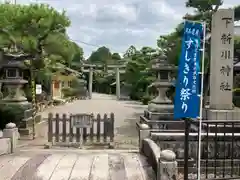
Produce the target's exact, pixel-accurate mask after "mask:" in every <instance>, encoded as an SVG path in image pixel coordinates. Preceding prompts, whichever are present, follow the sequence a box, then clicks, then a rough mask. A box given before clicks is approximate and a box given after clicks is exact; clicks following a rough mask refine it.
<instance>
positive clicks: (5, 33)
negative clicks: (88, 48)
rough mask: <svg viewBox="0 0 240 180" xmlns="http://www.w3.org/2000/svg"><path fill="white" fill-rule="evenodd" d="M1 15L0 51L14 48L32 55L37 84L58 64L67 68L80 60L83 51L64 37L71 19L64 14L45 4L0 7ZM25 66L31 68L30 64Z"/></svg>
mask: <svg viewBox="0 0 240 180" xmlns="http://www.w3.org/2000/svg"><path fill="white" fill-rule="evenodd" d="M0 16H1V17H4V18H2V19H1V21H0V48H2V49H3V48H4V49H8V48H9V47H11V46H16V47H18V49H21V50H22V51H23V52H24V53H27V54H31V55H33V56H35V59H36V60H35V61H34V63H33V65H34V68H35V69H36V71H35V72H36V80H37V81H40V82H47V81H49V80H50V79H49V78H50V76H51V74H52V73H53V72H54V71H56V67H57V63H61V64H63V65H65V66H70V64H71V62H72V60H73V59H74V58H75V59H76V58H77V57H76V56H77V55H78V57H79V58H82V55H83V51H82V49H81V48H80V47H79V46H78V45H77V44H76V43H74V42H72V41H71V40H70V39H69V37H68V36H67V34H66V28H67V27H69V26H70V20H69V18H68V17H67V16H66V15H65V12H64V11H63V12H58V11H57V10H55V9H53V8H52V7H50V6H48V5H44V4H30V5H15V4H7V3H5V4H0ZM26 65H29V66H30V64H29V62H27V63H26ZM49 82H50V81H49ZM43 85H44V83H43Z"/></svg>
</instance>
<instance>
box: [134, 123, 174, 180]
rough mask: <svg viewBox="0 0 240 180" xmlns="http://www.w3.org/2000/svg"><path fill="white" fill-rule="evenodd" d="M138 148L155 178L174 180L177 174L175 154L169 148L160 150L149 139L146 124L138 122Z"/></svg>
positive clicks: (148, 128)
mask: <svg viewBox="0 0 240 180" xmlns="http://www.w3.org/2000/svg"><path fill="white" fill-rule="evenodd" d="M138 130H139V150H140V152H141V153H143V154H144V155H145V156H146V157H147V160H148V163H149V164H150V165H151V166H152V168H153V170H154V172H155V175H156V177H157V180H176V179H177V176H178V171H177V161H176V154H175V153H174V152H173V151H171V150H161V148H160V146H158V145H157V144H156V143H155V142H154V141H153V140H152V139H151V136H150V134H151V129H150V127H149V126H148V125H147V124H139V125H138Z"/></svg>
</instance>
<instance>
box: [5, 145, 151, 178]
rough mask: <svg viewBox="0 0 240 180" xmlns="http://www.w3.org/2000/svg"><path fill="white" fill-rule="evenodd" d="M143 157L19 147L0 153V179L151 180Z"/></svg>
mask: <svg viewBox="0 0 240 180" xmlns="http://www.w3.org/2000/svg"><path fill="white" fill-rule="evenodd" d="M154 179H155V177H154V176H153V171H152V169H151V167H149V165H148V164H147V162H146V159H145V157H143V156H142V155H140V154H138V153H134V152H127V151H123V150H118V151H116V150H105V151H104V150H101V151H97V150H95V151H83V150H68V149H58V150H52V149H51V150H41V149H35V150H29V149H26V150H21V151H19V152H17V153H15V154H12V155H7V156H0V180H154Z"/></svg>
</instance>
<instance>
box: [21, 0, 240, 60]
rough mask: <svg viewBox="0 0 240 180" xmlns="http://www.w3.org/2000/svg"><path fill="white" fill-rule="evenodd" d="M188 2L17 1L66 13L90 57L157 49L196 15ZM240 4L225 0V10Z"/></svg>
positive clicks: (73, 34) (71, 30)
mask: <svg viewBox="0 0 240 180" xmlns="http://www.w3.org/2000/svg"><path fill="white" fill-rule="evenodd" d="M185 1H186V0H35V1H33V0H17V3H24V4H28V3H31V2H38V3H48V4H50V5H51V6H53V7H54V8H56V9H57V10H62V9H65V10H66V12H67V15H68V16H69V18H70V19H71V22H72V24H71V27H70V28H69V29H68V34H69V36H70V37H71V39H72V40H74V41H75V42H77V43H78V44H79V45H80V46H81V47H82V48H83V49H84V53H85V55H84V56H85V57H88V56H89V55H90V54H91V52H92V51H94V50H96V49H97V47H94V46H91V45H96V46H103V45H105V46H107V47H109V48H110V49H111V51H112V52H120V53H123V52H125V51H126V49H127V48H128V47H129V46H130V45H134V46H136V47H138V48H140V47H142V46H152V47H156V40H157V38H158V37H159V36H160V35H163V34H167V33H169V32H171V31H173V30H174V28H175V27H176V25H177V24H178V23H180V22H181V18H182V16H183V15H184V14H185V13H186V12H191V11H192V10H191V9H186V8H185V7H184V6H185ZM237 2H238V0H224V6H225V7H232V6H234V5H237ZM238 4H240V3H238ZM84 43H85V44H84ZM87 44H88V45H87Z"/></svg>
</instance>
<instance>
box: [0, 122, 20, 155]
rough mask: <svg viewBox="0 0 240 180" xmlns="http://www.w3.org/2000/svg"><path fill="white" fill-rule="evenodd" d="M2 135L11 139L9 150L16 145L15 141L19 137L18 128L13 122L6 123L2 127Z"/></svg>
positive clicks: (12, 150) (12, 149)
mask: <svg viewBox="0 0 240 180" xmlns="http://www.w3.org/2000/svg"><path fill="white" fill-rule="evenodd" d="M3 137H4V138H10V139H11V152H14V149H15V148H16V147H17V141H18V139H19V133H18V128H17V127H16V124H14V123H8V124H7V125H6V127H5V129H3Z"/></svg>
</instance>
